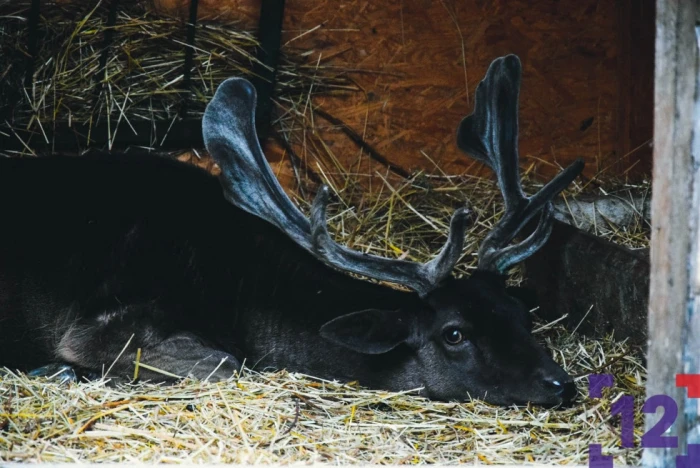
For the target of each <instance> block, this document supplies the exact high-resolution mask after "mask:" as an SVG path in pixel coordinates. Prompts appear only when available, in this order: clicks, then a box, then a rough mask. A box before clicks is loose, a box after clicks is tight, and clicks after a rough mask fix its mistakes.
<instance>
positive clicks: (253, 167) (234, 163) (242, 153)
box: [202, 78, 469, 296]
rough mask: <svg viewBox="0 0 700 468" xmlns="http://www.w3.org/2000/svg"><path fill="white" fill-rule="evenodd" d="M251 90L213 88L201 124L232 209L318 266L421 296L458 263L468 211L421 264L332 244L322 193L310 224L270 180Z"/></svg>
mask: <svg viewBox="0 0 700 468" xmlns="http://www.w3.org/2000/svg"><path fill="white" fill-rule="evenodd" d="M255 100H256V94H255V88H254V87H253V85H251V84H250V83H249V82H248V81H246V80H244V79H242V78H230V79H228V80H226V81H224V82H223V83H221V85H220V86H219V88H218V89H217V90H216V93H215V95H214V98H213V99H212V100H211V102H210V103H209V104H208V105H207V108H206V111H205V112H204V118H203V121H202V131H203V135H204V143H205V145H206V147H207V150H208V151H209V153H210V154H211V155H212V156H213V157H214V159H215V160H216V162H217V164H218V165H219V167H220V168H221V182H222V187H223V190H224V195H225V196H226V198H227V200H229V201H230V202H231V203H233V204H234V205H236V206H238V207H239V208H242V209H243V210H245V211H247V212H249V213H251V214H253V215H255V216H258V217H260V218H262V219H264V220H265V221H267V222H269V223H270V224H272V225H274V226H276V227H277V228H278V229H280V230H281V231H282V232H284V233H285V234H286V235H287V236H289V237H290V238H291V239H292V240H293V241H294V242H296V243H297V244H298V245H299V246H301V247H303V248H304V249H306V250H307V251H308V252H310V253H311V254H312V255H313V256H314V257H316V258H318V259H319V260H320V261H322V262H323V263H325V264H327V265H330V266H333V267H335V268H338V269H340V270H343V271H346V272H352V273H357V274H360V275H364V276H367V277H370V278H374V279H377V280H383V281H389V282H392V283H396V284H401V285H404V286H406V287H408V288H411V289H413V290H414V291H416V292H418V293H419V294H420V295H421V296H425V295H427V294H428V293H429V292H430V291H432V290H433V289H435V288H436V287H437V286H438V284H439V283H440V282H441V281H442V280H443V279H444V278H445V277H447V276H448V275H449V274H450V273H451V271H452V269H453V268H454V266H455V264H456V263H457V261H458V260H459V256H460V254H461V252H462V247H463V244H464V235H465V231H466V229H467V220H468V214H469V211H468V210H467V209H466V208H460V209H458V210H457V211H455V213H454V214H453V216H452V220H451V222H450V232H449V234H448V238H447V242H446V243H445V245H444V247H443V248H442V250H441V251H440V253H439V254H438V255H437V256H436V257H435V258H433V259H432V260H430V261H429V262H427V263H414V262H408V261H404V260H393V259H387V258H382V257H377V256H374V255H368V254H364V253H361V252H356V251H354V250H351V249H349V248H347V247H344V246H342V245H339V244H337V243H336V242H335V241H333V239H332V238H331V236H330V234H329V233H328V229H327V227H326V208H327V206H328V198H329V197H328V188H327V187H322V188H321V190H319V192H318V194H317V195H316V199H315V200H314V202H313V206H312V209H311V220H309V219H307V218H306V216H304V214H303V213H302V212H301V211H299V209H298V208H297V207H296V206H295V205H294V204H293V203H292V201H291V200H290V199H289V198H288V197H287V195H286V194H285V193H284V190H282V187H281V186H280V184H279V182H278V181H277V179H276V178H275V176H274V174H273V173H272V170H271V169H270V166H269V165H268V164H267V160H266V159H265V156H264V155H263V152H262V149H261V148H260V142H259V141H258V138H257V136H256V134H255V127H254V122H255Z"/></svg>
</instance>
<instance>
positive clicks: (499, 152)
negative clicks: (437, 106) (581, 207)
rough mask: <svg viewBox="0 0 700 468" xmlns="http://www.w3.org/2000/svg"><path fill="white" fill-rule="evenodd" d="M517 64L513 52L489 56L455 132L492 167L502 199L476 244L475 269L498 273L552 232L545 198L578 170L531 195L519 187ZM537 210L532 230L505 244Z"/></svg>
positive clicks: (548, 202)
mask: <svg viewBox="0 0 700 468" xmlns="http://www.w3.org/2000/svg"><path fill="white" fill-rule="evenodd" d="M520 75H521V65H520V59H519V58H518V57H517V56H516V55H508V56H505V57H500V58H498V59H496V60H494V61H493V62H492V63H491V66H489V69H488V71H487V72H486V76H485V77H484V79H483V80H482V81H481V83H479V86H478V87H477V88H476V99H475V103H474V112H473V113H472V114H471V115H469V116H467V117H465V118H464V119H463V120H462V122H461V123H460V125H459V129H458V130H457V146H459V148H460V149H461V150H462V151H465V152H467V153H469V154H470V155H471V156H472V157H474V158H476V159H478V160H480V161H482V162H484V163H485V164H486V165H488V166H489V167H490V168H491V169H493V170H494V172H495V173H496V176H497V178H498V186H499V187H500V189H501V192H502V193H503V198H504V200H505V214H504V215H503V217H502V218H501V219H500V221H499V222H498V223H497V224H496V226H495V227H494V228H493V230H492V231H491V232H490V233H489V234H488V236H486V239H484V241H483V243H482V244H481V247H480V248H479V266H478V267H479V269H483V270H490V271H495V272H499V273H503V272H505V271H506V270H507V269H508V267H510V266H511V265H514V264H516V263H518V262H520V261H522V260H524V259H525V258H527V257H529V256H530V255H532V254H533V253H535V252H536V251H537V250H538V249H539V248H540V247H542V246H543V245H544V243H545V242H546V241H547V239H548V238H549V234H550V233H551V230H552V205H551V200H552V199H553V198H554V197H555V196H556V195H558V194H559V192H561V191H562V190H564V189H565V188H566V187H567V186H568V185H569V184H570V183H571V182H572V181H573V180H574V179H575V178H576V176H578V175H579V173H580V172H581V171H582V170H583V166H584V163H583V160H581V159H578V160H576V161H575V162H574V163H573V164H571V165H570V166H569V167H567V168H566V169H564V170H563V171H562V172H560V173H559V174H557V176H556V177H555V178H554V179H552V180H551V181H550V182H549V183H547V184H546V185H545V186H544V187H542V189H541V190H540V191H539V192H537V193H536V194H535V195H533V196H531V197H527V196H526V195H525V194H524V193H523V190H522V187H521V186H520V169H519V167H518V94H519V91H520ZM538 213H541V215H540V220H539V223H538V225H537V228H536V229H535V231H534V232H533V233H532V234H531V235H530V236H529V237H527V238H526V239H525V240H523V241H522V242H520V243H519V244H515V245H511V246H507V244H508V243H510V242H511V241H512V240H513V238H514V237H515V236H516V235H517V234H518V232H520V230H522V228H523V227H524V226H525V225H526V224H527V223H528V222H529V221H530V220H531V219H532V218H533V217H534V216H535V215H536V214H538Z"/></svg>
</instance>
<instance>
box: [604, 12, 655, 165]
mask: <svg viewBox="0 0 700 468" xmlns="http://www.w3.org/2000/svg"><path fill="white" fill-rule="evenodd" d="M615 3H616V4H617V7H618V8H617V9H618V27H617V31H618V48H619V52H618V56H617V67H618V73H617V86H618V90H617V98H618V102H619V104H618V112H617V119H618V123H617V131H618V141H617V149H616V152H617V155H618V157H619V162H618V163H617V164H616V165H615V167H614V172H615V173H616V174H623V173H625V172H626V171H628V173H629V174H630V175H631V176H633V178H638V177H639V176H648V175H650V174H651V161H652V145H651V139H652V135H653V127H654V100H653V95H654V54H653V50H654V26H655V17H656V1H655V0H618V1H617V2H615Z"/></svg>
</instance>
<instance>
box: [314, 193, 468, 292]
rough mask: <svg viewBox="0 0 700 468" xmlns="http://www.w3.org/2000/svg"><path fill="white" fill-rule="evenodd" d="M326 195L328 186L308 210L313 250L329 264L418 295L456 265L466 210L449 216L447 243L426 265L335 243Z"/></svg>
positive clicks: (445, 275) (460, 248) (463, 231)
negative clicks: (386, 282) (328, 218)
mask: <svg viewBox="0 0 700 468" xmlns="http://www.w3.org/2000/svg"><path fill="white" fill-rule="evenodd" d="M328 192H329V191H328V187H326V186H324V187H322V188H321V190H319V191H318V194H317V195H316V199H315V200H314V203H313V206H312V209H311V232H312V237H313V244H314V247H315V249H316V251H318V252H319V253H320V254H321V255H323V257H324V258H325V259H326V260H327V261H328V262H329V263H330V264H332V265H335V266H337V267H341V268H342V269H344V270H346V271H349V272H352V273H356V274H360V275H364V276H369V277H373V278H377V279H382V280H384V281H390V282H393V283H399V284H403V285H404V286H407V287H409V288H411V289H413V290H414V291H416V292H418V294H419V295H421V296H425V295H427V294H428V293H429V292H430V291H432V290H433V289H435V287H436V286H437V285H438V284H439V283H440V282H441V281H442V280H443V279H445V278H446V277H447V276H449V274H450V273H451V272H452V269H453V268H454V266H455V265H456V264H457V261H458V260H459V257H460V255H461V253H462V248H463V246H464V236H465V233H466V230H467V227H468V220H469V210H468V209H467V208H459V209H458V210H456V211H455V212H454V214H453V215H452V219H451V221H450V231H449V234H448V236H447V242H446V243H445V245H444V246H443V248H442V250H441V251H440V253H439V254H438V255H437V256H436V257H435V258H433V259H432V260H430V261H429V262H427V263H415V262H407V261H404V260H393V259H387V258H382V257H377V256H374V255H368V254H365V253H362V252H358V251H355V250H352V249H348V248H347V247H344V246H342V245H340V244H338V243H336V242H335V241H334V240H333V239H332V238H331V236H330V234H329V233H328V228H327V226H326V208H327V206H328Z"/></svg>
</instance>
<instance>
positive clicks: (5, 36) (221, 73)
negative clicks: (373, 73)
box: [0, 0, 358, 153]
mask: <svg viewBox="0 0 700 468" xmlns="http://www.w3.org/2000/svg"><path fill="white" fill-rule="evenodd" d="M110 3H113V2H107V1H97V2H71V3H66V2H42V7H41V17H40V20H39V24H38V32H37V37H38V39H39V40H38V43H37V45H38V50H37V53H36V59H35V60H33V67H34V73H33V76H34V79H33V82H32V84H31V86H28V87H25V81H24V80H25V74H26V71H27V69H28V67H29V65H28V56H29V55H30V54H29V52H28V50H27V43H28V39H27V27H28V17H29V11H30V5H31V1H29V0H19V1H13V2H7V3H3V2H0V56H2V57H3V60H4V61H5V63H6V64H7V66H6V67H5V68H4V69H3V70H0V117H1V119H0V131H2V132H3V133H5V134H12V133H14V132H13V130H15V129H17V130H19V129H22V130H29V131H31V132H33V134H32V138H31V139H30V140H27V141H23V143H24V145H23V147H22V150H21V153H27V152H30V153H31V152H32V150H31V143H32V139H34V138H37V139H38V141H42V140H46V141H47V142H48V138H47V130H50V129H52V128H54V126H55V125H56V124H57V123H61V124H66V125H68V126H71V125H72V126H75V125H76V124H85V125H87V126H88V128H89V129H92V128H94V127H96V126H98V125H101V124H102V125H104V124H106V125H107V127H108V130H109V137H108V138H109V141H108V142H107V143H108V144H107V147H109V148H111V146H112V144H113V143H114V141H115V140H117V139H118V137H119V134H120V133H122V132H125V133H136V132H137V130H136V129H135V127H137V123H144V122H147V123H154V128H155V123H158V122H160V123H165V124H166V125H165V127H166V129H167V128H168V127H169V126H170V125H172V123H173V122H175V121H177V120H178V119H181V118H183V115H182V114H181V110H182V106H183V104H185V103H186V107H187V114H186V118H187V119H189V120H192V121H198V120H200V119H201V117H202V114H203V113H204V108H205V106H206V104H207V102H209V100H211V97H212V96H213V94H214V91H215V90H216V87H217V86H218V85H219V83H221V82H222V81H223V80H224V79H226V78H229V77H231V76H240V77H246V78H248V79H251V78H252V76H253V70H254V68H255V64H256V61H257V59H256V53H257V49H258V47H259V43H258V40H257V39H256V37H255V34H254V33H253V32H251V31H246V30H243V29H241V27H240V25H239V24H238V23H236V22H233V21H226V22H221V21H217V22H214V21H200V22H198V23H197V25H196V42H195V46H194V47H192V46H190V45H188V44H187V40H186V27H187V25H186V23H185V22H184V21H183V20H181V19H176V18H169V17H164V16H158V15H155V14H154V13H153V12H152V11H151V10H150V9H149V8H148V6H147V3H148V2H121V3H119V6H118V9H117V10H116V11H117V13H116V20H115V22H114V25H113V26H109V25H108V20H109V6H110ZM107 38H109V40H107ZM106 43H108V44H109V47H108V48H105V44H106ZM187 50H192V52H193V54H192V67H191V68H190V70H189V71H190V83H189V85H188V84H187V83H185V81H186V80H185V74H184V62H185V54H186V51H187ZM307 55H308V54H307V52H306V51H304V50H299V49H295V48H294V47H293V45H291V46H286V47H284V48H283V50H282V51H281V56H280V65H279V69H278V73H277V80H278V83H277V88H276V89H277V92H276V95H277V104H278V105H279V106H280V108H281V112H280V120H281V121H285V122H289V121H290V120H292V119H293V117H294V115H293V114H294V111H293V110H292V107H294V106H299V105H301V106H302V107H303V106H306V105H308V100H309V95H310V94H311V93H312V92H313V95H314V96H320V95H334V94H342V93H347V92H355V91H357V90H358V88H357V86H356V85H355V84H354V83H353V81H352V80H351V79H350V78H349V77H348V74H347V70H345V69H343V68H337V67H334V66H332V65H329V64H327V63H326V60H327V59H328V58H323V60H322V59H321V58H320V57H316V58H311V57H308V56H307ZM10 111H11V112H10ZM5 112H10V113H9V114H5ZM3 114H5V115H3ZM290 114H291V115H290ZM278 124H279V123H278ZM290 125H291V123H288V124H287V127H288V126H290ZM137 128H138V127H137ZM15 136H17V134H15ZM88 136H89V135H86V140H85V142H84V143H83V146H87V144H88V140H87V137H88ZM167 136H168V132H167V130H166V131H165V132H164V133H163V134H160V135H157V139H154V140H153V141H152V142H151V143H152V145H151V147H158V146H159V145H160V144H161V143H162V141H164V140H165V139H166V137H167ZM17 137H18V136H17ZM18 138H19V137H18ZM146 146H148V145H146Z"/></svg>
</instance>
